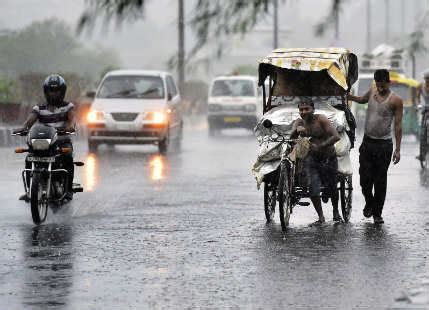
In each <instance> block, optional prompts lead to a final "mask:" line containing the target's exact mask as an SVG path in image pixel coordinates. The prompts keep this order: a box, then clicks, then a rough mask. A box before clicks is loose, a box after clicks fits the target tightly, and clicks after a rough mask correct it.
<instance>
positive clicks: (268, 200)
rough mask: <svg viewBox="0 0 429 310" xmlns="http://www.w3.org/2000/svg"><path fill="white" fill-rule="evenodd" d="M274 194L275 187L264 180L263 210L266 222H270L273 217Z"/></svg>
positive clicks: (274, 206) (274, 208)
mask: <svg viewBox="0 0 429 310" xmlns="http://www.w3.org/2000/svg"><path fill="white" fill-rule="evenodd" d="M276 196H277V195H276V187H275V186H273V185H272V184H271V183H270V182H264V211H265V218H266V219H267V223H270V222H271V221H272V220H273V218H274V213H275V210H276Z"/></svg>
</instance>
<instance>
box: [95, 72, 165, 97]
mask: <svg viewBox="0 0 429 310" xmlns="http://www.w3.org/2000/svg"><path fill="white" fill-rule="evenodd" d="M97 97H99V98H133V99H138V98H142V99H162V98H164V84H163V81H162V79H161V78H160V77H158V76H109V77H107V78H106V79H105V80H104V82H103V84H102V85H101V88H100V91H99V92H98V95H97Z"/></svg>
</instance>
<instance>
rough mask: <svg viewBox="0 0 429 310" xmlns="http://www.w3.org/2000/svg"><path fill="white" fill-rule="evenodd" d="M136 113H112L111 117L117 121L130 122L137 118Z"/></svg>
mask: <svg viewBox="0 0 429 310" xmlns="http://www.w3.org/2000/svg"><path fill="white" fill-rule="evenodd" d="M137 115H139V114H138V113H112V118H113V119H114V120H115V121H118V122H132V121H134V120H135V119H136V118H137Z"/></svg>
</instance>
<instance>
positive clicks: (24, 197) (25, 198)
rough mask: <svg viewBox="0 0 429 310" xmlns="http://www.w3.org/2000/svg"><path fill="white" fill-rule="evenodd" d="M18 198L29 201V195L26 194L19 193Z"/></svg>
mask: <svg viewBox="0 0 429 310" xmlns="http://www.w3.org/2000/svg"><path fill="white" fill-rule="evenodd" d="M18 199H19V200H22V201H25V202H30V197H28V195H27V194H24V195H21V196H19V198H18Z"/></svg>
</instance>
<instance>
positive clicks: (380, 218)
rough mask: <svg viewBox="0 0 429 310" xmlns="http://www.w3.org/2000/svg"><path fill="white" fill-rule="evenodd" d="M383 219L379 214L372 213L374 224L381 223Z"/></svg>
mask: <svg viewBox="0 0 429 310" xmlns="http://www.w3.org/2000/svg"><path fill="white" fill-rule="evenodd" d="M383 223H384V220H383V218H382V217H381V216H376V215H374V224H383Z"/></svg>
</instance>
